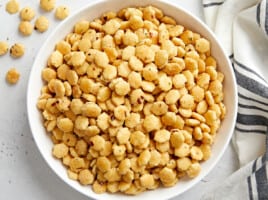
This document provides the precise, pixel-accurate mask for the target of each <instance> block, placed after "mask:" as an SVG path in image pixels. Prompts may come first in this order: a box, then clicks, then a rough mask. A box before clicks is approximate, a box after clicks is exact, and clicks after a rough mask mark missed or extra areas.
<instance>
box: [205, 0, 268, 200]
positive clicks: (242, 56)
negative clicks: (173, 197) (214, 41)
mask: <svg viewBox="0 0 268 200" xmlns="http://www.w3.org/2000/svg"><path fill="white" fill-rule="evenodd" d="M202 3H203V10H204V16H205V21H206V23H207V24H208V26H209V27H210V28H211V29H212V30H213V31H214V33H215V34H216V36H217V38H218V39H219V40H220V42H221V44H222V46H223V47H224V49H225V51H226V53H227V55H229V57H230V59H231V61H232V64H233V69H234V72H235V75H236V79H237V87H238V115H237V122H236V127H235V133H234V136H233V139H232V142H233V145H234V147H235V150H236V151H237V155H238V159H239V162H240V169H239V170H238V171H236V172H235V173H234V174H232V175H231V176H230V177H228V178H227V179H226V180H224V181H223V182H222V183H220V185H218V186H216V187H215V188H214V189H212V190H211V192H210V193H207V194H205V195H204V196H203V197H202V199H204V200H210V199H211V200H212V199H213V200H214V199H215V200H221V199H227V200H232V199H233V200H240V199H241V200H246V199H249V200H255V199H259V200H268V139H267V138H268V137H267V136H268V130H267V126H268V0H203V1H202Z"/></svg>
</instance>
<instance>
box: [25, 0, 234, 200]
mask: <svg viewBox="0 0 268 200" xmlns="http://www.w3.org/2000/svg"><path fill="white" fill-rule="evenodd" d="M109 1H111V0H99V1H95V2H89V3H88V4H87V5H86V6H84V7H81V8H79V9H77V10H76V11H75V12H73V13H72V15H70V16H69V17H68V18H67V20H63V21H62V22H61V23H60V24H59V25H57V26H56V28H55V29H54V30H53V31H52V32H51V33H50V34H49V36H48V37H47V38H46V40H45V42H44V43H43V44H42V47H41V48H40V49H39V51H38V53H37V54H36V57H35V60H34V63H33V65H32V69H31V71H30V75H29V79H28V84H27V94H26V98H27V99H26V104H27V105H26V107H27V118H28V123H29V127H30V130H31V134H32V136H33V139H34V141H35V144H36V146H37V148H38V150H39V152H40V154H41V156H42V158H43V159H44V160H45V162H46V163H47V165H48V166H49V168H50V169H51V170H52V171H53V172H54V173H55V174H56V176H57V177H59V178H60V179H61V180H62V181H63V182H64V183H65V184H67V185H69V186H70V187H71V188H72V189H73V190H75V191H77V192H78V193H80V194H83V195H85V196H87V197H90V198H99V197H101V196H100V195H99V194H97V195H93V196H90V194H89V193H87V194H86V193H85V192H83V191H82V190H80V189H79V188H77V187H74V185H72V184H71V181H72V180H70V181H66V180H65V179H64V178H63V175H62V174H60V173H58V171H56V169H55V167H54V166H53V163H51V162H49V161H48V159H47V158H46V156H45V154H44V153H43V150H42V148H41V146H40V144H39V141H38V137H37V136H36V134H35V128H34V125H33V122H32V117H31V115H30V113H31V109H33V107H34V106H35V105H32V104H31V102H32V101H31V87H32V85H31V83H33V82H34V76H33V72H34V69H35V68H36V65H37V64H38V59H39V58H40V57H42V56H41V53H42V52H43V51H44V50H45V49H46V46H47V45H48V42H49V41H50V40H51V38H52V37H53V36H54V35H55V34H56V33H57V32H59V30H61V29H62V27H63V26H65V25H68V21H70V20H71V19H73V18H76V17H77V16H79V14H80V13H81V12H83V11H86V10H88V9H90V8H91V7H93V6H96V5H98V4H103V3H105V2H109ZM126 1H130V2H132V3H133V2H134V0H126ZM145 2H146V1H145ZM152 2H155V3H156V4H157V3H162V4H166V5H167V6H173V7H175V9H177V11H178V12H182V13H184V14H185V15H188V16H189V17H190V18H192V19H193V20H194V21H196V22H197V23H198V24H199V25H201V26H202V27H203V28H204V29H205V31H206V32H208V34H209V35H210V36H211V37H212V38H213V39H214V40H215V41H216V43H217V48H219V50H220V51H221V53H222V54H223V56H224V59H225V60H226V61H227V63H228V67H229V69H230V74H231V77H230V79H231V80H232V82H233V86H234V88H233V90H234V99H233V101H234V104H235V105H234V110H233V111H232V116H231V117H232V119H233V120H232V123H231V124H230V128H229V130H230V132H231V133H229V135H228V137H227V140H226V142H225V143H224V145H223V146H222V148H221V151H220V152H219V154H218V155H217V157H216V158H215V159H214V162H212V164H211V165H209V166H208V169H207V170H206V173H204V174H203V176H200V175H199V176H198V177H195V178H194V179H195V181H193V182H192V184H190V185H188V186H187V187H185V188H184V189H183V190H182V191H181V192H180V193H176V194H170V195H169V196H167V198H172V197H175V196H178V195H181V194H182V193H184V192H186V191H187V190H189V189H190V188H192V187H193V186H195V185H196V184H197V183H199V182H200V180H201V179H202V178H204V177H205V176H207V175H208V174H209V173H210V172H211V170H212V169H213V168H214V167H215V165H216V164H217V163H218V161H219V160H220V159H221V157H222V156H223V154H224V152H225V151H226V148H227V146H228V145H229V143H230V140H231V137H232V135H233V132H234V127H235V122H236V116H237V109H238V106H237V104H238V95H237V86H236V77H235V74H234V70H233V68H232V67H231V66H232V65H231V61H230V59H229V58H228V56H227V55H226V53H225V51H224V49H223V47H222V45H221V44H220V42H219V40H218V39H217V37H216V35H215V34H214V33H213V32H212V31H211V29H210V28H209V27H208V26H207V25H206V24H205V23H204V22H203V21H202V20H201V19H199V18H198V17H196V16H195V15H193V14H192V13H190V11H187V10H186V9H185V8H183V7H181V6H180V5H178V4H175V3H173V2H169V1H164V0H155V1H152ZM149 4H150V5H154V3H151V1H150V3H149ZM149 4H148V5H149ZM145 5H146V3H145V4H144V6H145ZM160 9H161V8H160ZM163 12H165V11H163ZM100 14H101V13H100ZM44 67H45V66H44ZM40 78H41V75H40ZM40 89H41V88H40ZM35 102H37V99H36V100H35ZM35 109H37V108H35ZM51 157H52V155H51ZM61 164H62V163H61ZM81 187H83V186H81ZM109 195H110V194H109ZM132 197H133V196H127V198H129V199H131V198H132ZM134 197H138V198H140V196H139V195H137V196H134ZM120 198H121V197H120ZM133 199H135V198H133Z"/></svg>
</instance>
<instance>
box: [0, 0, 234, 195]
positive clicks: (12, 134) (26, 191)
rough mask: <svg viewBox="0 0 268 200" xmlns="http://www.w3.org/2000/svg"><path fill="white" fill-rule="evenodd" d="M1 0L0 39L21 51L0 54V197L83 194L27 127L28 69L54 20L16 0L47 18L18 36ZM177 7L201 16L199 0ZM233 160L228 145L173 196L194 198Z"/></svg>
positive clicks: (30, 2)
mask: <svg viewBox="0 0 268 200" xmlns="http://www.w3.org/2000/svg"><path fill="white" fill-rule="evenodd" d="M6 2H7V0H0V24H1V28H0V40H6V41H7V42H8V43H9V45H10V46H11V45H12V44H14V43H16V42H23V43H24V44H25V46H26V54H25V55H24V56H23V57H22V58H20V59H16V60H15V59H12V58H11V57H10V56H9V55H8V54H7V55H4V56H1V57H0V95H1V98H0V180H1V181H0V188H1V192H0V199H1V200H15V199H20V200H24V199H25V200H36V199H38V200H52V199H58V200H63V199H64V200H73V199H79V200H86V199H88V198H86V197H85V196H83V195H81V194H79V193H78V192H76V191H74V190H73V189H72V188H70V187H69V186H67V185H66V184H65V183H63V182H62V181H61V180H60V179H59V178H58V177H57V176H56V175H55V174H54V172H53V171H52V170H51V169H50V168H49V167H48V166H47V164H46V163H45V161H44V160H43V158H42V157H41V155H40V153H39V151H38V149H37V147H36V145H35V143H34V141H33V138H32V135H31V132H30V129H29V126H28V121H27V113H26V90H27V82H28V77H29V73H30V70H31V66H32V64H33V61H34V58H35V55H36V53H37V51H38V49H39V48H40V47H41V45H42V43H43V42H44V40H45V39H46V37H47V36H48V34H49V33H50V32H51V31H52V30H53V28H54V27H56V26H57V24H59V22H58V21H56V20H55V19H54V16H53V14H54V13H53V12H52V13H42V12H41V11H40V9H39V7H38V5H39V4H38V2H39V1H37V0H19V2H20V5H21V8H22V7H24V6H31V7H32V8H34V9H35V10H36V16H38V15H40V14H44V15H45V16H47V17H48V18H49V19H50V28H49V30H48V31H47V32H45V33H43V34H40V33H37V32H36V31H34V32H33V34H32V35H31V36H30V37H22V36H21V35H19V33H18V31H17V27H18V23H19V17H18V14H15V15H9V14H8V13H7V12H6V11H5V4H6ZM87 2H88V1H85V0H58V1H57V5H61V4H63V5H67V6H68V7H69V8H71V12H74V11H75V10H77V9H78V8H80V7H82V6H83V5H85V4H87ZM173 2H177V3H178V4H179V5H181V6H182V7H184V8H186V9H187V10H190V11H191V12H192V13H193V14H195V15H196V16H198V17H200V18H201V19H202V17H203V16H202V11H201V0H180V1H178V0H177V1H176V0H173ZM11 67H15V68H16V69H17V70H18V71H19V72H20V74H21V78H20V81H19V82H18V84H16V85H14V86H10V85H8V84H7V83H6V82H5V74H6V72H7V70H8V69H9V68H11ZM237 167H238V163H237V160H236V156H235V153H234V151H233V148H232V146H231V145H229V146H228V148H227V150H226V152H225V154H224V155H223V157H222V159H221V160H220V162H219V163H218V164H217V165H216V167H215V168H214V169H213V170H212V171H211V172H210V173H209V174H208V176H206V177H205V178H204V179H203V180H202V181H201V182H200V183H198V184H197V185H195V186H194V187H193V188H192V189H190V190H188V191H187V192H185V193H183V194H182V195H180V196H178V197H176V198H174V199H180V200H184V199H185V200H186V199H187V200H190V199H194V200H196V199H199V198H200V197H201V196H202V194H204V193H205V192H206V191H208V190H209V189H210V188H211V186H213V185H215V184H219V183H220V182H221V181H222V180H223V179H225V178H226V177H227V176H228V175H230V174H231V173H232V172H233V171H234V170H235V169H236V168H237Z"/></svg>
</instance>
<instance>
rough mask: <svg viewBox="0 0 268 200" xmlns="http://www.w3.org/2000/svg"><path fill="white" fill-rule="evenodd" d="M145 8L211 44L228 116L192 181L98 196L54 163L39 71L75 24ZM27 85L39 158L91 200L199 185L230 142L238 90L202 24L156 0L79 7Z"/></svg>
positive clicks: (171, 192) (148, 195)
mask: <svg viewBox="0 0 268 200" xmlns="http://www.w3.org/2000/svg"><path fill="white" fill-rule="evenodd" d="M146 5H154V6H156V7H159V8H160V9H162V10H163V11H164V13H165V14H166V15H169V16H171V17H173V18H174V19H176V20H177V22H178V23H179V24H182V25H184V26H185V27H187V28H189V29H191V30H193V31H196V32H198V33H200V34H201V35H203V36H204V37H206V38H207V39H209V40H210V41H211V44H212V45H211V46H212V55H213V56H214V57H215V58H216V59H217V61H218V64H219V70H220V71H222V72H223V73H224V74H225V80H224V93H225V98H224V103H225V105H226V107H227V115H226V117H225V119H224V121H223V123H222V125H221V127H220V130H219V133H218V135H217V137H216V140H215V144H214V145H213V148H212V156H211V158H210V159H209V160H207V161H206V162H203V163H202V171H201V173H200V174H199V176H198V177H196V178H194V179H191V180H180V181H179V182H178V183H177V184H176V185H175V186H174V187H171V188H158V189H156V190H153V191H146V192H143V193H141V194H139V195H138V196H126V195H122V194H107V193H105V194H101V195H99V194H95V193H94V192H93V191H92V190H91V188H90V187H88V186H81V185H80V184H79V183H78V182H76V181H72V180H70V179H69V178H68V177H67V173H66V168H65V167H64V166H63V165H62V163H61V162H60V161H59V160H56V159H55V158H54V157H53V156H52V155H51V149H52V142H51V139H50V138H49V137H48V136H47V134H46V131H45V129H44V127H43V124H42V116H41V114H40V112H39V110H38V109H37V108H36V102H37V99H38V97H39V95H40V89H41V87H42V85H43V82H42V79H41V70H42V69H43V68H44V67H45V66H46V62H47V59H48V56H49V55H50V53H51V52H52V51H53V49H54V47H55V44H56V43H57V42H58V41H60V40H61V39H63V38H64V37H65V36H66V35H67V34H68V33H70V32H71V31H72V29H73V26H74V24H75V23H76V22H77V21H79V20H82V19H88V20H92V19H94V18H96V17H99V16H100V15H101V14H102V13H104V12H106V11H110V10H113V11H118V10H120V9H121V8H124V7H129V6H146ZM28 84H29V85H28V93H27V109H28V118H29V123H30V128H31V131H32V134H33V137H34V140H35V142H36V144H37V146H38V148H39V150H40V152H41V154H42V156H43V157H44V159H45V161H46V162H47V164H48V165H49V166H50V168H51V169H52V170H53V171H54V172H55V174H57V175H58V176H59V177H60V178H61V179H62V180H63V181H64V182H65V183H67V184H68V185H70V186H71V187H72V188H74V189H75V190H77V191H78V192H81V193H82V194H84V195H86V196H88V197H91V198H94V199H118V198H120V199H122V200H123V199H144V200H145V199H154V198H157V199H168V198H171V197H174V196H176V195H179V194H181V193H183V192H185V191H186V190H188V189H189V188H191V187H192V186H193V185H195V184H196V183H198V182H199V181H200V180H201V179H202V178H203V177H204V176H206V175H207V174H208V173H209V172H210V171H211V169H212V168H213V167H214V166H215V164H216V163H217V162H218V161H219V159H220V158H221V156H222V154H223V153H224V151H225V149H226V147H227V145H228V143H229V141H230V138H231V136H232V133H233V129H234V123H235V119H236V111H237V91H236V83H235V76H234V73H233V70H232V67H231V65H230V63H229V60H228V58H227V57H226V55H225V54H224V52H223V49H222V48H221V46H220V45H219V43H218V41H217V39H216V38H215V36H214V35H213V33H212V32H211V31H210V30H209V29H208V28H207V27H206V25H205V24H204V23H203V22H201V21H200V20H199V19H197V18H196V17H194V16H193V15H191V14H190V13H189V12H187V11H186V10H184V9H182V8H180V7H179V6H177V5H173V4H170V3H167V2H163V1H159V0H124V1H123V0H112V1H111V0H101V1H98V2H97V3H89V4H88V6H86V7H84V8H82V9H81V10H79V11H78V12H76V13H75V14H73V15H72V16H70V17H69V18H67V19H66V20H65V21H64V22H63V23H61V24H60V25H59V26H58V27H57V29H56V30H55V31H54V32H53V33H52V34H51V35H50V36H49V37H48V39H47V40H46V42H45V43H44V44H43V46H42V48H41V49H40V51H39V53H38V55H37V57H36V59H35V62H34V65H33V67H32V71H31V74H30V79H29V83H28Z"/></svg>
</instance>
